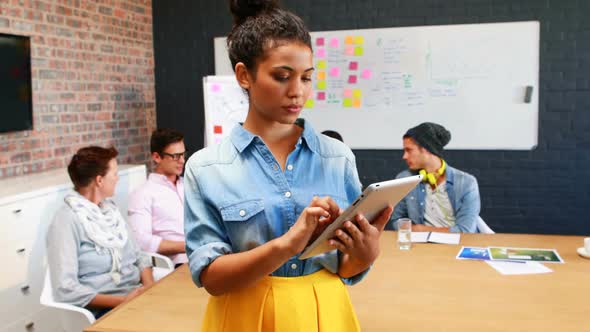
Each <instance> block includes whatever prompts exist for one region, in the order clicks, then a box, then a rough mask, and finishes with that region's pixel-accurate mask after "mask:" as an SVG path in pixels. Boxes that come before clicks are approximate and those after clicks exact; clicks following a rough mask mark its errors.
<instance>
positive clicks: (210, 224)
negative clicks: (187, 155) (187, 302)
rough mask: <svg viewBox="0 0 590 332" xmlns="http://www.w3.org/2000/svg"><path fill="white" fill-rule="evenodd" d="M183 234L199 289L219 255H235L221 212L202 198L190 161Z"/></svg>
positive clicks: (195, 281) (187, 174)
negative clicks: (205, 271) (206, 272)
mask: <svg viewBox="0 0 590 332" xmlns="http://www.w3.org/2000/svg"><path fill="white" fill-rule="evenodd" d="M184 188H185V200H184V231H185V236H186V252H187V255H188V259H189V267H190V270H191V275H192V279H193V282H194V283H195V284H196V285H197V286H198V287H203V284H202V283H201V272H202V271H203V270H204V269H205V268H206V267H207V266H209V264H211V263H212V262H213V261H214V260H215V259H217V258H218V257H219V256H222V255H225V254H230V253H232V248H231V246H230V245H229V239H228V238H227V236H226V231H225V228H224V227H223V224H222V223H221V217H220V215H219V213H218V211H217V210H216V209H215V208H214V207H213V206H211V205H210V204H209V203H208V202H207V201H206V200H205V199H204V197H203V195H202V191H201V189H200V188H199V182H198V179H197V174H196V171H195V169H193V167H191V165H190V160H189V163H187V169H186V173H185V177H184Z"/></svg>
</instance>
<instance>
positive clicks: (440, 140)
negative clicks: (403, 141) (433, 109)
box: [404, 122, 451, 158]
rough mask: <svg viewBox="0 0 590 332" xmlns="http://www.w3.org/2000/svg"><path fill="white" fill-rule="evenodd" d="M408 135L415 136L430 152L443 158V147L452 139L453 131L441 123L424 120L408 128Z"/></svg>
mask: <svg viewBox="0 0 590 332" xmlns="http://www.w3.org/2000/svg"><path fill="white" fill-rule="evenodd" d="M406 137H411V138H413V139H414V140H415V141H416V143H418V144H419V145H420V146H422V147H423V148H425V149H426V150H428V151H429V152H430V153H432V154H434V155H436V156H439V157H441V158H442V154H443V147H444V146H445V145H447V144H448V143H449V141H450V140H451V132H450V131H448V130H447V129H446V128H445V127H443V126H441V125H439V124H436V123H432V122H424V123H421V124H419V125H417V126H416V127H414V128H410V129H408V131H407V132H406V134H405V135H404V138H406Z"/></svg>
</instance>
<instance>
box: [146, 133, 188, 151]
mask: <svg viewBox="0 0 590 332" xmlns="http://www.w3.org/2000/svg"><path fill="white" fill-rule="evenodd" d="M183 139H184V135H183V134H182V133H181V132H179V131H177V130H174V129H169V128H162V129H156V130H154V132H153V133H152V138H151V140H150V151H151V152H152V153H153V152H157V153H159V154H162V152H164V149H166V147H167V146H168V145H170V144H172V143H176V142H180V141H182V140H183Z"/></svg>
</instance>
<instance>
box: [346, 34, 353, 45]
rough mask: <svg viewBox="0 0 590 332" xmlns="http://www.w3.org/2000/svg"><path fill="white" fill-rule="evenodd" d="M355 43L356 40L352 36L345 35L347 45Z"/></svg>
mask: <svg viewBox="0 0 590 332" xmlns="http://www.w3.org/2000/svg"><path fill="white" fill-rule="evenodd" d="M353 43H354V40H353V39H352V36H346V37H344V44H346V45H352V44H353Z"/></svg>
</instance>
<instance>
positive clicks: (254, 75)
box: [185, 0, 392, 331]
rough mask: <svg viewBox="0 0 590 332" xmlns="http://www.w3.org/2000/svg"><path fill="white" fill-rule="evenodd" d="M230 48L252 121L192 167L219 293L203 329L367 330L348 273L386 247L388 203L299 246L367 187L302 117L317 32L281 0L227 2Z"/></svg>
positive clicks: (190, 191) (213, 290) (193, 229)
mask: <svg viewBox="0 0 590 332" xmlns="http://www.w3.org/2000/svg"><path fill="white" fill-rule="evenodd" d="M230 7H231V11H232V13H233V15H234V27H233V29H232V31H231V33H230V34H229V37H228V51H229V55H230V60H231V63H232V65H233V67H234V70H235V74H236V79H237V81H238V83H239V84H240V86H241V87H242V88H243V89H244V90H245V91H246V93H247V94H248V96H249V101H250V104H249V110H248V116H247V118H246V120H245V122H244V123H243V124H242V125H240V126H236V128H235V129H234V130H233V131H232V133H231V135H230V136H229V137H227V138H226V139H224V140H223V141H222V142H221V143H219V144H217V145H215V146H212V147H209V148H206V149H203V150H201V151H198V152H197V153H195V154H194V155H193V156H192V157H191V158H190V159H189V161H188V162H187V166H186V174H185V198H186V199H185V232H186V246H187V254H188V256H189V264H190V269H191V273H192V277H193V280H194V282H195V283H196V284H197V285H198V286H200V287H205V288H206V289H207V291H208V292H209V293H210V294H211V295H213V296H212V297H211V298H210V300H209V304H208V307H207V312H206V316H205V320H204V322H203V328H202V329H203V331H358V330H360V329H359V325H358V322H357V319H356V315H355V314H354V311H353V308H352V305H351V304H350V299H349V297H348V292H347V290H346V287H345V286H344V284H354V283H356V282H358V281H359V280H361V279H362V278H363V276H364V275H365V273H366V271H367V269H368V268H369V266H370V265H371V263H372V262H373V261H374V260H375V259H376V258H377V256H378V254H379V235H380V233H381V232H382V230H383V228H384V226H385V223H386V222H387V220H388V218H389V215H390V214H391V210H392V209H391V207H389V208H387V209H385V210H384V212H383V213H381V215H380V216H379V217H377V218H376V220H374V222H373V224H369V222H368V221H367V220H366V219H365V218H363V217H362V216H357V217H356V220H355V221H356V222H357V223H358V225H359V226H358V227H357V226H355V225H354V224H353V223H352V222H350V221H348V222H346V223H345V226H344V228H343V229H341V230H338V231H337V232H336V237H335V238H333V239H331V240H330V241H331V244H332V245H333V246H334V248H337V249H339V251H331V252H329V253H325V254H322V255H319V256H314V257H311V258H309V259H306V260H303V261H301V260H298V259H297V257H298V255H299V254H300V253H301V251H302V250H303V249H304V248H305V246H306V245H307V244H308V243H309V241H310V240H312V239H313V238H314V237H315V236H317V235H318V234H319V233H321V230H323V228H324V227H325V225H327V224H329V223H330V222H331V221H333V220H334V219H335V218H337V217H338V215H339V213H340V206H342V207H346V206H348V205H349V204H350V203H352V202H353V200H354V199H356V197H357V196H358V195H359V194H360V192H361V184H360V181H359V179H358V174H357V170H356V165H355V160H354V155H353V154H352V152H351V151H350V149H349V148H347V147H346V146H345V145H344V144H343V143H341V142H339V141H337V140H334V139H331V138H328V137H325V136H323V135H321V134H317V133H316V132H315V131H314V129H313V128H312V127H311V125H310V124H309V123H308V122H306V121H304V120H302V119H298V116H299V114H300V112H301V109H302V105H303V104H304V103H305V100H306V99H307V97H308V95H309V93H310V91H311V88H312V83H311V81H312V76H313V71H314V68H313V61H312V47H311V38H310V35H309V32H308V31H307V29H306V27H305V25H304V24H303V22H302V20H301V19H300V18H299V17H297V16H295V15H294V14H292V13H290V12H288V11H285V10H282V9H280V8H279V7H278V6H277V4H276V1H260V0H258V1H256V0H252V1H247V0H244V1H239V0H234V1H231V2H230Z"/></svg>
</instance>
